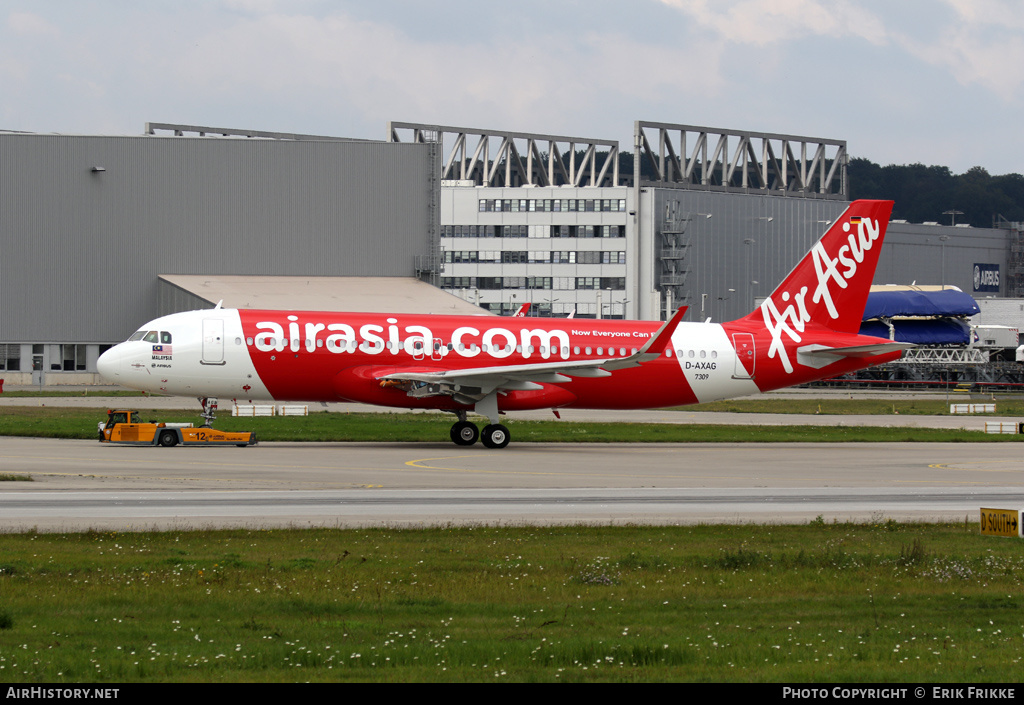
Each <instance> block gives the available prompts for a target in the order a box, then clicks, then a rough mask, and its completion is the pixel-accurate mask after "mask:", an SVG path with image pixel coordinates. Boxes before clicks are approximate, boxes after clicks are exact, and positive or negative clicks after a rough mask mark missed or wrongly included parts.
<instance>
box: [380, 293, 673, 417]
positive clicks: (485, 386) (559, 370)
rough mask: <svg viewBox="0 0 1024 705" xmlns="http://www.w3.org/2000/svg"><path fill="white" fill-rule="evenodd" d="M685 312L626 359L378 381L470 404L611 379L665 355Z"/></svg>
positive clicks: (414, 373) (396, 375)
mask: <svg viewBox="0 0 1024 705" xmlns="http://www.w3.org/2000/svg"><path fill="white" fill-rule="evenodd" d="M685 313H686V307H685V306H684V307H681V308H680V309H679V310H677V311H676V313H675V315H674V316H672V318H671V319H670V320H668V321H666V322H665V323H664V324H663V325H662V326H661V328H659V329H658V330H657V332H656V333H655V334H654V335H653V336H651V338H650V339H648V341H647V342H646V343H645V344H644V346H643V347H642V348H640V349H639V350H637V351H636V352H635V353H633V354H632V355H628V356H626V357H611V358H603V359H597V360H559V361H556V362H532V363H525V364H520V365H494V366H490V367H472V368H468V369H459V370H440V371H437V372H432V371H431V372H425V371H423V369H422V368H418V369H416V370H409V371H406V372H402V371H398V372H392V373H391V374H387V375H383V376H381V377H378V378H377V379H378V380H380V382H381V384H382V385H385V386H397V387H400V388H402V389H404V390H405V391H406V393H407V394H408V395H409V396H412V397H427V396H437V395H441V394H443V395H448V396H452V397H455V398H456V400H457V401H460V402H461V403H471V402H474V401H477V400H478V398H480V397H484V396H486V395H487V394H490V393H491V392H493V391H496V390H508V391H526V390H536V389H543V387H541V383H548V384H559V383H562V382H570V381H572V378H573V377H609V376H611V374H612V373H613V372H615V371H616V370H621V369H625V368H627V367H639V366H640V365H642V364H643V363H645V362H648V361H650V360H655V359H657V358H658V357H660V356H661V355H662V354H664V352H665V348H666V347H668V345H669V343H670V342H671V339H672V332H673V331H674V330H675V329H676V326H677V325H678V324H679V321H680V320H682V317H683V315H684V314H685Z"/></svg>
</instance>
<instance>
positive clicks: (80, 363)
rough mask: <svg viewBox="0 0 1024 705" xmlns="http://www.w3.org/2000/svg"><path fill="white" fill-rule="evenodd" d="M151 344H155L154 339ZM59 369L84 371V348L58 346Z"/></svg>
mask: <svg viewBox="0 0 1024 705" xmlns="http://www.w3.org/2000/svg"><path fill="white" fill-rule="evenodd" d="M152 342H157V341H156V340H155V339H154V340H153V341H152ZM60 357H61V369H62V370H64V371H65V372H83V371H85V346H84V345H74V344H65V345H61V346H60Z"/></svg>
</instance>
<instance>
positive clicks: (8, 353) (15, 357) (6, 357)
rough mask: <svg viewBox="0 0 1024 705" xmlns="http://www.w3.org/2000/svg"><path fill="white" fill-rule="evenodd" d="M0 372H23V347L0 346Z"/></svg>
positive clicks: (15, 344)
mask: <svg viewBox="0 0 1024 705" xmlns="http://www.w3.org/2000/svg"><path fill="white" fill-rule="evenodd" d="M0 370H9V371H11V372H19V371H20V370H21V345H18V344H17V343H14V344H10V343H5V344H0Z"/></svg>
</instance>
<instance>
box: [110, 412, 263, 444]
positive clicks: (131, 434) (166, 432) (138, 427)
mask: <svg viewBox="0 0 1024 705" xmlns="http://www.w3.org/2000/svg"><path fill="white" fill-rule="evenodd" d="M99 441H100V443H117V444H121V445H132V446H156V445H159V446H163V447H164V448H173V447H174V446H176V445H178V444H179V443H181V444H182V445H186V446H221V445H236V446H238V447H239V448H244V447H245V446H252V445H256V442H257V441H256V434H255V433H251V432H249V431H241V432H237V433H230V432H226V431H218V430H217V429H214V428H210V427H209V426H198V427H196V426H193V425H192V424H190V423H156V422H149V423H145V422H140V421H139V412H137V411H130V410H128V409H108V410H107V421H106V423H104V422H102V421H100V422H99Z"/></svg>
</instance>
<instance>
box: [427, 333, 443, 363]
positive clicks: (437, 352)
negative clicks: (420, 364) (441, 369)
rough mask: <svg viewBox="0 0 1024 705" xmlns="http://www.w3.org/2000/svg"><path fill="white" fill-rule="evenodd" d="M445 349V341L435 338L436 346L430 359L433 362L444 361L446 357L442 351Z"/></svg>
mask: <svg viewBox="0 0 1024 705" xmlns="http://www.w3.org/2000/svg"><path fill="white" fill-rule="evenodd" d="M443 348H444V341H443V340H441V339H440V338H434V346H433V348H432V349H431V352H430V358H431V359H432V360H440V359H442V358H443V357H444V352H443V350H442V349H443Z"/></svg>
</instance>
